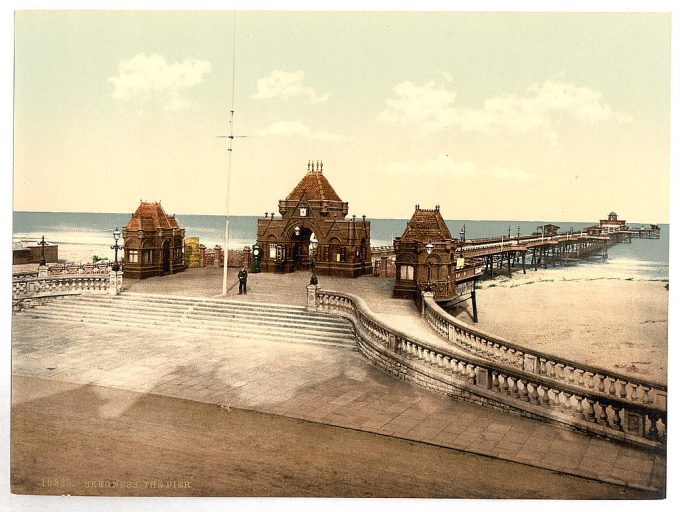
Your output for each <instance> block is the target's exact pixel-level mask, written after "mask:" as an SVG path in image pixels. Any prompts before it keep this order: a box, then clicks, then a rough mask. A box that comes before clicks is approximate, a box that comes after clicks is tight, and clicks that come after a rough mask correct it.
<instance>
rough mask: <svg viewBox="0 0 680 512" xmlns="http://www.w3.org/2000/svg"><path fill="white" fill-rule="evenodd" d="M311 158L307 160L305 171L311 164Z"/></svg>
mask: <svg viewBox="0 0 680 512" xmlns="http://www.w3.org/2000/svg"><path fill="white" fill-rule="evenodd" d="M311 163H312V162H311V160H307V172H309V166H310V165H311Z"/></svg>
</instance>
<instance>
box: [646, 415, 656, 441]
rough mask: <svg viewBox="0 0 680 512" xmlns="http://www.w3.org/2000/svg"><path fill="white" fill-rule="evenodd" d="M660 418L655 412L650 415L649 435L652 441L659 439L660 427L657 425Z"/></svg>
mask: <svg viewBox="0 0 680 512" xmlns="http://www.w3.org/2000/svg"><path fill="white" fill-rule="evenodd" d="M658 419H659V418H658V416H657V415H655V414H650V415H649V431H648V434H647V437H648V438H649V439H651V440H652V441H656V440H658V439H659V428H658V427H657V425H656V422H657V421H658Z"/></svg>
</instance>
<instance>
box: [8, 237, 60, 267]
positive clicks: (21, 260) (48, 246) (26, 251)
mask: <svg viewBox="0 0 680 512" xmlns="http://www.w3.org/2000/svg"><path fill="white" fill-rule="evenodd" d="M44 251H45V262H46V263H56V262H58V261H59V246H58V245H57V244H52V243H49V242H46V243H45V248H44ZM42 254H43V246H41V245H40V243H32V244H30V245H24V244H22V243H21V242H17V243H15V244H14V245H13V248H12V264H13V265H23V264H26V263H40V260H41V258H42Z"/></svg>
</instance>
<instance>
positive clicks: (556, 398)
mask: <svg viewBox="0 0 680 512" xmlns="http://www.w3.org/2000/svg"><path fill="white" fill-rule="evenodd" d="M312 296H314V297H315V299H314V300H315V303H314V304H313V306H314V307H315V309H317V310H320V311H325V312H328V313H332V314H337V315H340V316H343V317H345V318H348V319H350V320H351V321H352V323H353V324H354V326H355V329H356V332H357V339H358V341H357V343H358V346H359V350H360V351H361V352H362V353H363V354H364V355H365V356H366V357H367V358H368V359H369V360H370V361H371V362H372V363H373V364H375V365H376V366H378V367H380V368H382V369H383V370H385V371H387V372H389V373H391V374H392V375H394V376H396V377H398V378H401V379H404V380H408V381H411V382H415V383H416V384H419V385H422V386H424V387H427V388H429V389H432V390H434V391H438V392H440V393H445V394H447V395H449V396H452V397H455V398H459V399H463V400H468V401H471V402H475V403H480V404H486V405H491V406H494V407H498V408H503V409H506V410H509V411H512V412H515V413H519V414H522V415H523V416H527V417H532V418H536V419H541V420H543V421H554V422H556V423H559V424H562V425H564V426H567V427H569V428H572V429H576V430H581V431H585V432H589V433H591V434H595V435H599V436H604V437H607V438H610V439H615V440H618V441H622V442H626V443H629V444H633V445H636V446H643V447H648V448H661V447H663V446H664V445H665V440H666V407H665V403H664V404H663V406H661V404H660V403H659V402H660V401H659V400H658V397H657V396H655V393H660V392H661V388H660V387H659V386H652V385H650V384H646V385H643V384H641V383H640V382H636V381H633V380H630V379H623V377H621V376H615V375H614V374H611V373H608V372H601V371H592V370H588V371H589V372H590V373H591V374H592V375H590V376H589V375H588V374H587V373H586V370H585V369H584V367H583V366H582V365H578V364H575V363H573V362H570V363H568V364H565V362H563V361H562V360H557V359H556V358H552V357H548V356H544V357H543V359H544V361H541V359H540V358H537V359H536V361H533V362H534V368H533V369H532V368H529V369H525V368H524V365H525V362H526V361H528V362H532V359H531V357H529V358H525V355H529V356H532V355H533V354H531V353H528V352H526V351H524V350H522V349H520V348H519V347H516V346H510V345H503V344H501V343H498V346H496V344H497V343H496V341H498V340H497V339H495V338H494V339H488V337H487V336H486V335H484V334H481V333H477V332H474V330H470V331H465V330H464V329H460V328H459V331H460V332H461V333H463V332H465V333H466V335H465V337H464V340H463V338H461V341H460V342H459V343H457V344H456V345H452V346H451V347H439V346H435V345H433V344H431V343H428V342H425V341H423V340H418V339H416V338H414V337H412V336H410V335H408V334H406V333H404V332H402V331H400V330H398V329H395V328H393V327H390V326H388V325H386V324H385V323H383V322H382V321H381V320H379V319H378V318H377V317H376V316H375V315H374V314H373V313H372V311H371V310H370V309H369V308H368V307H367V306H366V304H365V302H364V301H363V300H362V299H361V298H360V297H356V296H354V295H351V294H346V293H339V292H333V291H325V290H321V289H319V288H317V289H316V290H315V293H314V294H312ZM428 308H429V309H432V308H431V305H428ZM430 318H431V319H437V321H436V322H435V323H436V325H437V328H436V330H437V332H439V333H440V335H442V336H444V335H445V336H446V338H447V339H448V336H449V325H450V324H449V323H447V322H445V321H444V320H447V319H446V318H442V317H437V316H436V315H433V314H430ZM454 332H455V331H454ZM482 340H484V341H482ZM466 344H468V345H469V347H465V348H463V347H464V345H466ZM501 345H502V346H501ZM470 347H475V349H476V350H474V351H473V350H472V349H471V348H470ZM492 350H493V354H494V356H492ZM495 356H497V357H498V359H497V358H496V357H495ZM536 368H537V369H538V370H536ZM542 368H543V370H541V369H542ZM581 370H583V371H582V372H581ZM553 372H554V375H553ZM558 374H559V376H558ZM591 384H592V385H591ZM623 389H625V390H626V391H622V390H623ZM629 389H630V390H631V392H630V393H628V392H627V391H628V390H629ZM664 389H665V388H664ZM633 391H634V392H635V395H636V396H635V398H633V396H632V395H633ZM622 394H623V396H622ZM655 402H656V403H655Z"/></svg>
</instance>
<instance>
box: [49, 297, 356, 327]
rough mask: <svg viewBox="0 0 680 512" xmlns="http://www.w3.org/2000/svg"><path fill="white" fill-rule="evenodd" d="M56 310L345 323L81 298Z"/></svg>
mask: <svg viewBox="0 0 680 512" xmlns="http://www.w3.org/2000/svg"><path fill="white" fill-rule="evenodd" d="M44 307H50V308H52V309H54V310H61V311H64V312H69V311H72V312H76V311H77V312H79V313H80V314H91V313H93V312H95V311H99V312H101V313H100V314H104V315H118V316H121V315H128V316H129V315H137V316H139V315H152V316H158V317H164V318H167V319H170V320H174V319H177V318H195V319H205V320H207V321H220V320H222V321H223V320H229V321H234V322H245V323H256V324H262V323H266V324H282V325H283V324H285V325H295V326H309V327H314V328H328V329H334V328H338V327H339V326H345V325H346V324H345V323H344V322H342V321H339V320H341V319H339V317H337V316H332V315H327V314H316V315H306V314H305V312H304V311H303V312H301V313H299V314H293V315H286V314H284V313H282V312H279V313H271V314H270V313H269V312H268V311H266V310H253V311H251V312H239V311H228V310H227V311H225V312H220V311H218V310H203V309H202V308H200V307H193V306H188V307H183V308H166V307H161V306H153V305H152V306H148V305H144V304H128V303H126V302H101V303H100V302H81V301H54V302H51V303H49V305H45V306H44Z"/></svg>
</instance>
